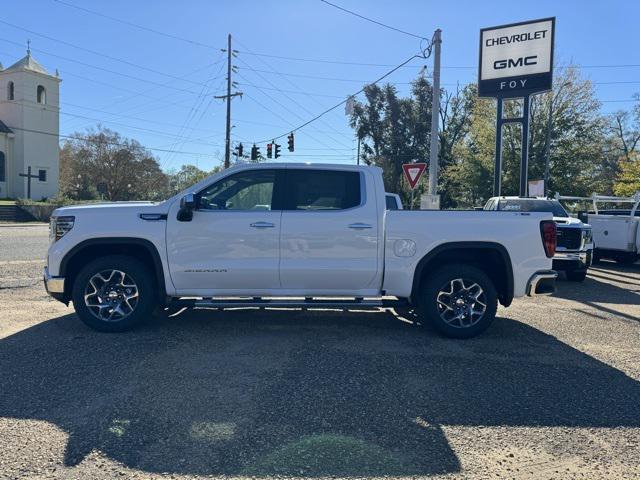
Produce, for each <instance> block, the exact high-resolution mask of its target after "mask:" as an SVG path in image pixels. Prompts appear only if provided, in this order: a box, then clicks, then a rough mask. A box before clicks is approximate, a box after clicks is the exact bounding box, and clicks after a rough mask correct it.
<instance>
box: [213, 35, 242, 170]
mask: <svg viewBox="0 0 640 480" xmlns="http://www.w3.org/2000/svg"><path fill="white" fill-rule="evenodd" d="M222 51H223V52H224V51H225V50H224V49H222ZM226 52H227V94H226V95H220V96H216V97H213V98H222V99H224V100H226V102H227V130H226V135H225V142H224V168H229V166H230V165H231V99H232V98H233V97H235V96H240V97H242V92H235V93H231V87H232V86H233V82H232V81H231V72H233V68H234V67H233V65H231V58H232V57H233V56H234V55H235V54H236V53H238V52H237V51H235V50H232V49H231V34H229V36H228V38H227V49H226Z"/></svg>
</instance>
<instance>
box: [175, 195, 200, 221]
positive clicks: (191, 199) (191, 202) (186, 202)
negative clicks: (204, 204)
mask: <svg viewBox="0 0 640 480" xmlns="http://www.w3.org/2000/svg"><path fill="white" fill-rule="evenodd" d="M195 209H196V196H195V195H194V194H193V193H187V194H186V195H185V196H184V197H182V198H181V199H180V210H178V216H177V219H178V221H179V222H190V221H191V220H193V211H194V210H195Z"/></svg>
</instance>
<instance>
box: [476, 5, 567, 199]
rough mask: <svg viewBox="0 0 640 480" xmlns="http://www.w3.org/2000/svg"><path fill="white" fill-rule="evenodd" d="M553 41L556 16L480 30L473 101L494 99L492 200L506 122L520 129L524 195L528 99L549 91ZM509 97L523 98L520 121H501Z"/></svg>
mask: <svg viewBox="0 0 640 480" xmlns="http://www.w3.org/2000/svg"><path fill="white" fill-rule="evenodd" d="M554 37H555V17H550V18H542V19H539V20H530V21H527V22H518V23H511V24H508V25H499V26H496V27H490V28H483V29H481V30H480V58H479V65H478V96H479V97H494V98H496V100H497V107H496V151H495V163H494V165H495V166H494V174H493V175H494V176H493V195H494V196H500V195H501V194H502V191H501V190H502V127H503V125H504V124H505V123H520V125H521V126H522V133H521V139H522V143H521V145H522V146H521V159H520V189H519V194H520V196H521V197H523V196H526V195H527V188H528V182H527V180H528V171H529V170H528V169H529V120H530V118H529V117H530V107H531V96H532V95H535V94H537V93H541V92H547V91H550V90H551V89H552V86H553V47H554ZM514 98H522V99H523V103H524V105H523V108H522V116H521V117H517V118H504V112H503V102H504V100H505V99H514Z"/></svg>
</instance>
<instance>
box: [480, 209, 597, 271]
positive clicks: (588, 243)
mask: <svg viewBox="0 0 640 480" xmlns="http://www.w3.org/2000/svg"><path fill="white" fill-rule="evenodd" d="M484 209H485V210H499V211H509V212H550V213H551V214H552V215H553V221H554V222H556V225H557V227H558V231H557V236H558V240H557V247H556V254H555V255H554V256H553V267H552V268H553V269H554V270H561V271H564V272H565V275H566V276H567V280H569V281H572V282H583V281H584V279H585V278H586V276H587V270H588V269H589V267H590V266H591V263H592V261H593V235H592V228H591V225H588V224H586V223H583V222H582V221H581V220H580V219H578V218H573V217H571V216H570V215H569V214H568V213H567V211H566V210H565V209H564V207H563V206H562V204H560V202H559V201H558V200H554V199H551V198H546V197H492V198H490V199H489V200H488V201H487V203H486V204H485V206H484Z"/></svg>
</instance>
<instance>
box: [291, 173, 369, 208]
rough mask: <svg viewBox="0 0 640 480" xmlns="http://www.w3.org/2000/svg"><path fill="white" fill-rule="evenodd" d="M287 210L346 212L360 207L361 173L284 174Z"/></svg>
mask: <svg viewBox="0 0 640 480" xmlns="http://www.w3.org/2000/svg"><path fill="white" fill-rule="evenodd" d="M286 185H287V200H286V205H285V209H286V210H309V211H312V210H313V211H317V210H346V209H348V208H353V207H357V206H358V205H360V204H361V203H362V192H361V191H360V173H359V172H350V171H336V170H313V169H309V170H307V169H290V170H287V182H286Z"/></svg>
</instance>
